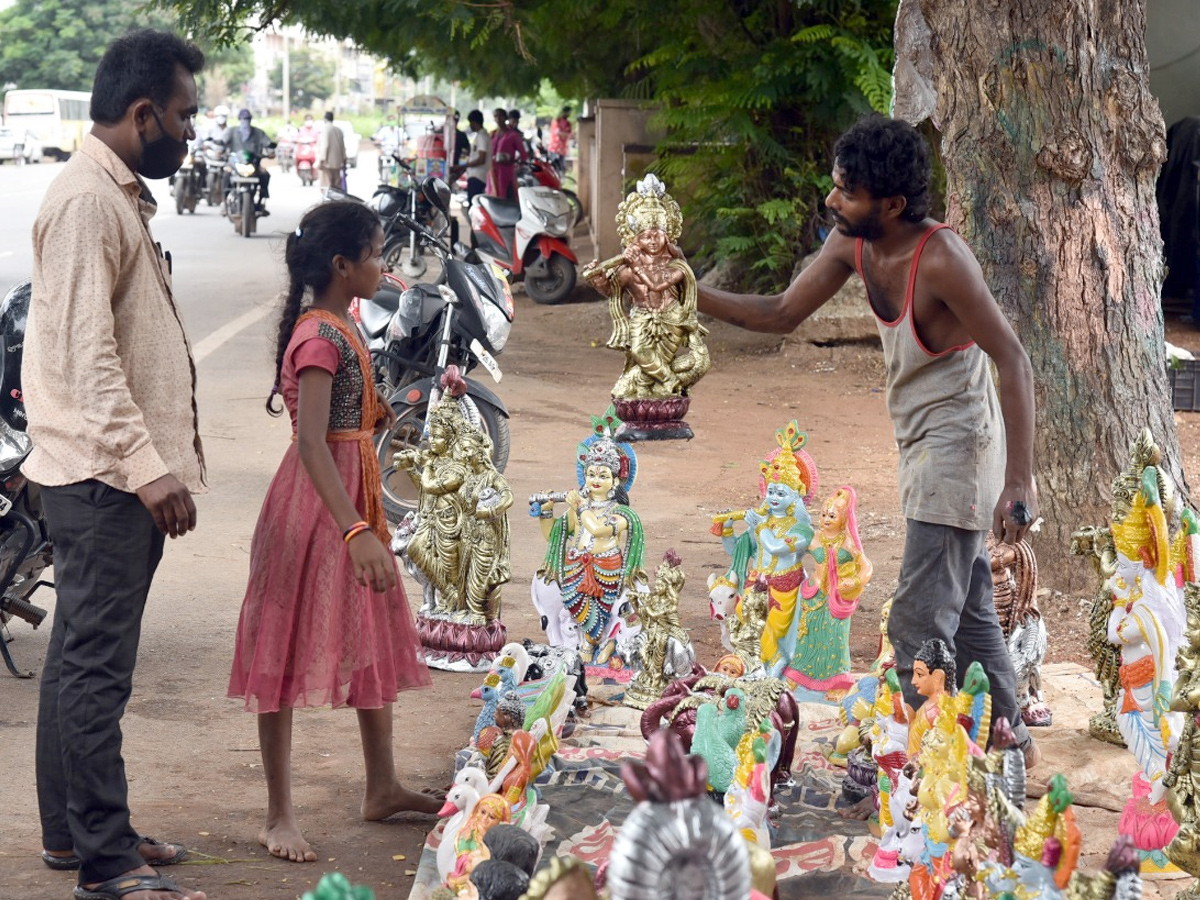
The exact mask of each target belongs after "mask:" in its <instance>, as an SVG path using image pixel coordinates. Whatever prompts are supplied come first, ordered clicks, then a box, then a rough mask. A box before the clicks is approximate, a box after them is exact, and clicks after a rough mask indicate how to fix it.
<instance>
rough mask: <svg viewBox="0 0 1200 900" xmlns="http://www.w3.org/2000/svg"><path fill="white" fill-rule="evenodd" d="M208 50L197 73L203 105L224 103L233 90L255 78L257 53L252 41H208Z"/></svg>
mask: <svg viewBox="0 0 1200 900" xmlns="http://www.w3.org/2000/svg"><path fill="white" fill-rule="evenodd" d="M201 46H202V48H203V50H204V69H203V70H202V71H201V72H200V74H199V75H197V76H196V88H197V91H198V93H199V95H200V102H201V105H202V106H216V105H218V104H220V103H224V102H225V101H226V100H227V99H228V98H229V96H230V95H231V94H239V93H241V92H242V86H243V85H245V84H246V82H248V81H250V80H251V79H253V78H254V54H253V52H252V51H251V50H250V44H249V43H248V42H246V41H243V42H241V43H239V44H226V45H216V44H212V43H211V42H210V43H209V44H208V45H204V44H203V43H202V44H201Z"/></svg>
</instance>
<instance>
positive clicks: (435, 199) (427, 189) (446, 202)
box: [421, 177, 450, 212]
mask: <svg viewBox="0 0 1200 900" xmlns="http://www.w3.org/2000/svg"><path fill="white" fill-rule="evenodd" d="M421 193H422V194H424V195H425V199H426V200H428V201H429V202H430V203H432V204H433V205H434V206H436V207H437V208H438V209H440V210H441V211H442V212H449V210H450V185H448V184H446V182H444V181H442V179H440V178H433V177H430V178H426V179H425V183H424V184H423V185H421Z"/></svg>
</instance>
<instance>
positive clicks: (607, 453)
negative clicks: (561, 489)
mask: <svg viewBox="0 0 1200 900" xmlns="http://www.w3.org/2000/svg"><path fill="white" fill-rule="evenodd" d="M615 421H617V420H615V419H614V417H612V416H611V415H610V416H607V417H606V418H604V419H597V420H595V422H596V431H595V433H593V434H592V435H591V436H589V437H588V438H587V439H586V440H585V441H584V442H583V443H582V444H580V446H579V462H578V465H577V467H576V468H577V475H578V479H579V488H578V489H576V490H571V491H568V492H566V493H561V494H558V493H542V494H534V495H533V496H531V497H530V498H529V513H530V515H531V516H537V517H538V518H539V519H540V521H541V525H542V533H543V534H544V535H545V537H546V539H547V540H548V541H549V547H548V548H547V550H546V558H545V562H544V563H543V564H542V567H541V568H540V569H538V573H537V575H536V576H535V577H534V579H533V584H532V594H533V604H534V606H535V607H536V608H537V610H538V612H539V613H540V614H541V616H542V624H543V627H544V628H545V629H546V635H547V639H548V641H549V642H550V643H551V644H552V645H556V646H570V645H571V643H572V642H573V643H575V647H574V648H573V649H578V650H579V655H580V657H581V658H582V659H583V661H584V662H585V663H587V664H590V665H596V666H604V665H609V666H613V667H620V666H621V665H624V664H625V663H626V662H627V660H626V659H625V656H624V649H623V648H624V647H626V646H629V644H630V642H631V641H632V639H633V638H634V637H635V636H636V634H637V631H638V628H639V627H640V626H638V625H637V624H636V621H635V619H636V609H635V608H634V603H633V598H634V597H635V596H636V595H637V594H638V593H645V592H647V590H648V587H647V578H646V573H645V571H644V570H643V568H642V563H643V559H644V556H645V538H644V536H643V534H642V521H641V519H639V518H638V516H637V513H635V512H634V511H633V510H632V509H631V508H630V507H629V494H628V491H629V489H630V488H632V487H633V482H634V479H635V478H636V475H637V456H636V455H635V454H634V452H633V448H632V447H631V446H630V445H629V444H627V443H621V442H618V441H615V440H613V438H612V436H611V426H612V424H613V423H614V422H615ZM557 503H564V504H565V505H566V512H565V513H564V514H563V515H561V516H559V517H557V518H555V516H554V506H555V504H557ZM564 626H565V627H564ZM618 646H620V647H621V648H622V650H621V652H618Z"/></svg>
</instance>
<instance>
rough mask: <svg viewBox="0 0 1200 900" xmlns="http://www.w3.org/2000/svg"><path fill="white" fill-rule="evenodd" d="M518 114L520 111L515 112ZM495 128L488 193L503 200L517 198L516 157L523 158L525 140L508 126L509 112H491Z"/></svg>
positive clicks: (501, 110)
mask: <svg viewBox="0 0 1200 900" xmlns="http://www.w3.org/2000/svg"><path fill="white" fill-rule="evenodd" d="M517 115H518V116H520V113H517ZM492 116H493V118H495V120H496V130H495V131H494V132H492V171H491V172H490V173H489V175H488V193H489V194H491V195H492V196H493V197H501V198H503V199H505V200H515V199H516V198H517V159H518V157H521V158H523V156H524V153H525V141H524V139H523V138H522V137H521V135H520V132H517V131H514V130H513V129H512V128H511V127H510V126H509V113H508V110H506V109H497V110H495V112H493V113H492Z"/></svg>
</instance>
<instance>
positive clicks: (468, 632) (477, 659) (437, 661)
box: [417, 613, 508, 672]
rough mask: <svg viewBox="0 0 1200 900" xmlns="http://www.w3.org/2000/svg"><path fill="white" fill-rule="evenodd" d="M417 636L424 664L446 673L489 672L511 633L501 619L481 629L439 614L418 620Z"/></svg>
mask: <svg viewBox="0 0 1200 900" xmlns="http://www.w3.org/2000/svg"><path fill="white" fill-rule="evenodd" d="M417 636H418V637H419V638H420V639H421V647H422V648H423V649H424V651H425V664H426V665H427V666H429V668H431V669H442V670H443V671H446V672H486V671H488V670H489V669H490V668H491V667H492V662H493V661H494V660H495V659H496V656H497V655H498V654H499V653H500V648H501V647H503V646H504V645H505V644H507V643H508V630H507V629H506V628H505V627H504V623H503V622H501V621H500V620H499V619H493V620H492V621H491V622H487V623H485V624H483V625H479V624H474V623H471V622H467V621H462V620H461V619H458V618H456V617H453V616H442V615H438V614H437V613H434V614H432V615H429V614H420V615H418V616H417Z"/></svg>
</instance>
